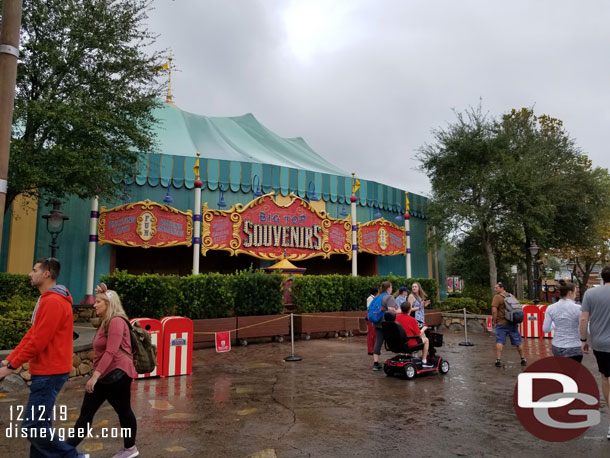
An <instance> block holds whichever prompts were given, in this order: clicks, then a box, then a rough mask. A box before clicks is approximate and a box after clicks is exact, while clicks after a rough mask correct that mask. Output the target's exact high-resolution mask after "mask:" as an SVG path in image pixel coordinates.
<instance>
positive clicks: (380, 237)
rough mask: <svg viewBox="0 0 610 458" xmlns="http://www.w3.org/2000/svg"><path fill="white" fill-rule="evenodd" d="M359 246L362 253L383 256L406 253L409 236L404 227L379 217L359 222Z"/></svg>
mask: <svg viewBox="0 0 610 458" xmlns="http://www.w3.org/2000/svg"><path fill="white" fill-rule="evenodd" d="M358 248H359V250H358V251H359V252H360V253H372V254H376V255H382V256H395V255H399V254H405V250H406V248H407V236H406V234H405V230H404V228H402V227H400V226H397V225H396V224H394V223H391V222H390V221H388V220H386V219H383V218H379V219H376V220H373V221H369V222H368V223H364V224H358Z"/></svg>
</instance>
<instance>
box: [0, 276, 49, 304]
mask: <svg viewBox="0 0 610 458" xmlns="http://www.w3.org/2000/svg"><path fill="white" fill-rule="evenodd" d="M15 296H20V297H22V298H28V299H31V298H33V299H38V296H40V293H39V292H38V290H37V289H36V288H34V287H33V286H32V283H31V282H30V277H28V276H27V275H22V274H8V273H6V272H0V302H1V301H8V300H10V299H11V298H12V297H15Z"/></svg>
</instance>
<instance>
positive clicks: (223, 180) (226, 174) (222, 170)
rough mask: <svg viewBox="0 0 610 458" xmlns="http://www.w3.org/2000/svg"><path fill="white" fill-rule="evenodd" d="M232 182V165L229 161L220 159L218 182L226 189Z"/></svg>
mask: <svg viewBox="0 0 610 458" xmlns="http://www.w3.org/2000/svg"><path fill="white" fill-rule="evenodd" d="M230 182H231V166H230V163H229V161H224V160H221V161H218V184H219V185H222V189H223V190H224V191H226V190H228V189H229V183H230Z"/></svg>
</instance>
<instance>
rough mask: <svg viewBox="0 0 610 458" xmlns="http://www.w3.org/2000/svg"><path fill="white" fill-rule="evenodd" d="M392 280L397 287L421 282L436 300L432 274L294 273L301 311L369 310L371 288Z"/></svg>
mask: <svg viewBox="0 0 610 458" xmlns="http://www.w3.org/2000/svg"><path fill="white" fill-rule="evenodd" d="M386 280H387V281H390V282H392V285H393V287H394V291H396V290H397V289H398V288H400V287H401V286H407V287H408V288H409V289H410V288H411V285H412V284H413V282H419V283H420V284H421V286H422V288H423V289H424V291H426V293H427V294H428V298H429V299H430V300H431V301H432V303H431V305H430V307H434V303H435V302H436V294H437V289H438V288H437V285H436V281H435V280H432V279H429V278H406V277H396V276H391V275H390V276H376V277H352V276H346V275H305V276H303V277H295V279H294V283H293V287H292V294H293V300H294V303H295V305H296V308H297V310H298V312H299V313H316V312H339V311H357V310H363V311H364V310H366V298H367V297H368V296H369V291H370V290H371V289H372V288H374V289H378V288H379V286H380V285H381V282H383V281H386Z"/></svg>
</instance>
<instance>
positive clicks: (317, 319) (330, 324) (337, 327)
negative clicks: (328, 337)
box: [294, 312, 356, 334]
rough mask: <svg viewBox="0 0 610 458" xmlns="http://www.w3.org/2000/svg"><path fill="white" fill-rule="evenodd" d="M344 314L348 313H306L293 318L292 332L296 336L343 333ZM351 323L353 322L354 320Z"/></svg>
mask: <svg viewBox="0 0 610 458" xmlns="http://www.w3.org/2000/svg"><path fill="white" fill-rule="evenodd" d="M345 313H349V312H324V313H306V314H304V315H301V316H295V317H294V332H295V333H297V334H311V333H312V332H333V331H344V330H345V315H344V314H345ZM349 321H352V320H349ZM353 321H354V322H355V321H356V320H353Z"/></svg>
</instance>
